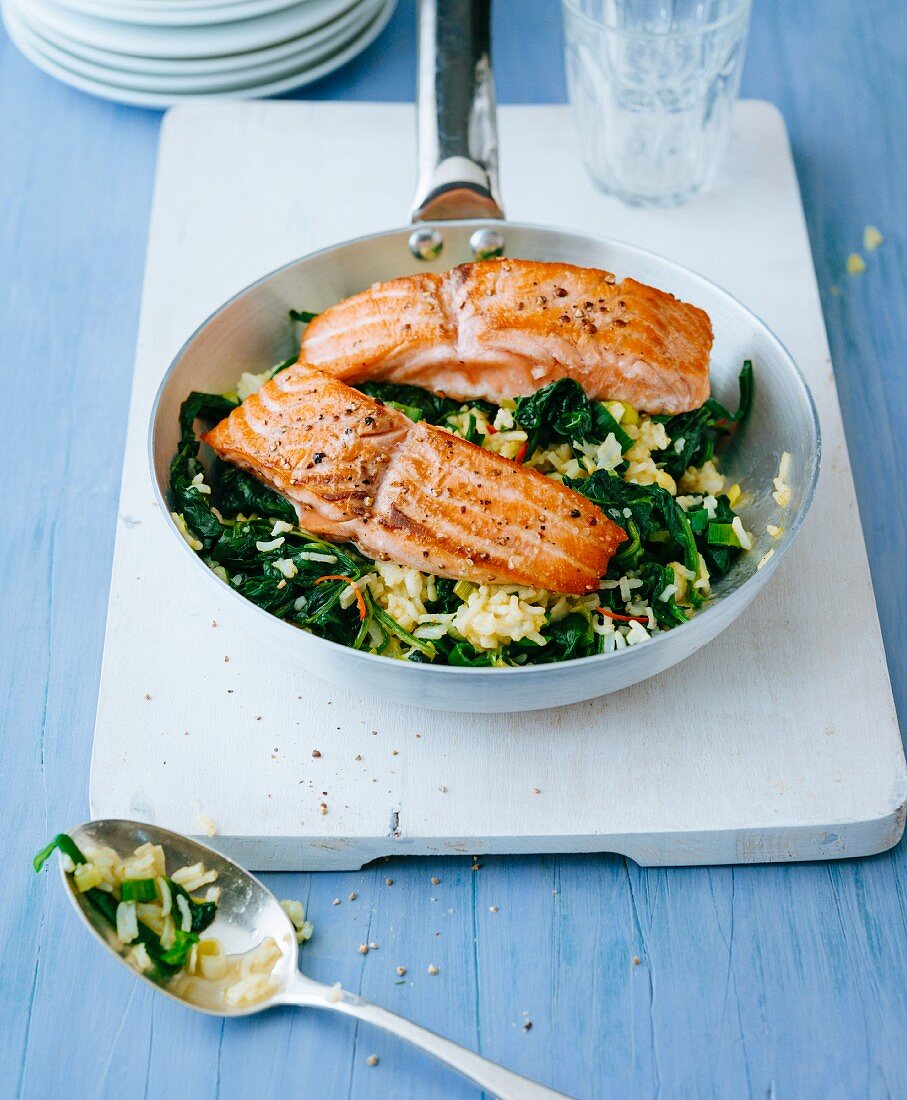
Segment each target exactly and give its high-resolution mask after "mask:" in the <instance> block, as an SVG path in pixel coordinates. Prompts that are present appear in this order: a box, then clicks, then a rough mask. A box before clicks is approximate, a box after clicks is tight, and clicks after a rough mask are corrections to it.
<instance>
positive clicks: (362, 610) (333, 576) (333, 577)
mask: <svg viewBox="0 0 907 1100" xmlns="http://www.w3.org/2000/svg"><path fill="white" fill-rule="evenodd" d="M323 581H346V583H347V584H348V585H349V586H350V587H351V588H352V589H353V591H354V592H355V593H356V603H357V604H358V605H359V622H360V623H361V622H362V621H363V619H364V618H365V616H366V615H367V614H368V611H367V609H366V606H365V598H364V597H363V595H362V593H361V592H360V590H359V585H358V584H356V582H355V581H354V580H353V578H352V577H347V576H344V574H343V573H328V574H327V576H324V577H319V578H318V580H317V581H315V583H316V584H321V583H322V582H323Z"/></svg>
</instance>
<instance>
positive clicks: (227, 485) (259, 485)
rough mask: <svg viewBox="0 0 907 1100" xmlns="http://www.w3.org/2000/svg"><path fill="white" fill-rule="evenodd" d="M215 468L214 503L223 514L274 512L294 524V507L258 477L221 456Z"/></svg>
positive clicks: (267, 513) (278, 516)
mask: <svg viewBox="0 0 907 1100" xmlns="http://www.w3.org/2000/svg"><path fill="white" fill-rule="evenodd" d="M215 470H216V473H215V475H214V478H213V479H212V480H213V481H214V484H215V485H216V486H217V506H218V508H219V509H220V511H221V512H222V513H223V514H224V515H228V514H231V513H232V514H235V513H237V512H243V513H244V514H245V515H249V514H250V513H252V512H257V513H258V514H259V515H260V516H273V517H274V518H275V519H282V520H284V521H285V522H286V523H294V524H295V522H296V509H295V508H294V507H293V505H292V504H290V502H289V501H288V500H287V499H286V498H285V497H282V496H281V495H280V494H279V493H275V492H274V490H273V489H269V488H268V486H267V485H265V484H264V483H263V482H261V481H259V480H258V478H257V477H253V476H252V475H251V474H249V473H246V471H245V470H240V468H239V467H238V466H231V465H230V464H229V463H228V462H221V461H220V460H218V461H217V464H216V466H215Z"/></svg>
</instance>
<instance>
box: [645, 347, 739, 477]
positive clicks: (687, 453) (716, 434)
mask: <svg viewBox="0 0 907 1100" xmlns="http://www.w3.org/2000/svg"><path fill="white" fill-rule="evenodd" d="M738 385H739V387H740V400H739V403H738V405H737V410H736V412H729V411H728V410H727V409H726V408H725V407H724V405H722V404H721V402H720V401H716V400H715V398H714V397H710V398H709V399H708V400H707V401H706V402H705V404H704V405H702V406H701V408H698V409H693V411H692V412H687V413H680V414H678V415H677V416H659V417H654V418H653V419H656V420H659V421H660V422H661V423H663V424H664V426H665V431H666V432H667V434H668V436H669V438H670V440H671V446H670V447H669V448H668V449H667V450H665V451H660V452H659V463H660V465H661V466H662V468H663V469H665V470H667V472H668V473H669V474H670V475H671V477H675V478H677V477H680V476H681V475H682V474H683V472H684V470H686V469H687V467H689V466H701V465H702V464H703V463H704V462H707V461H708V460H709V459H711V458H712V457H713V456H714V454H715V444H716V442H717V441H718V440H719V439H720V438H721V437H722V436H726V435H728V434H729V433H730V432H732V431H734V430H735V429H737V428H738V427H740V426H741V425H742V424H744V423H745V422H746V420H747V419H748V418H749V415H750V411H751V409H752V407H753V364H752V363H751V362H750V360H749V359H747V360H746V361H745V362H744V364H743V368H742V369H741V371H740V376H739V380H738Z"/></svg>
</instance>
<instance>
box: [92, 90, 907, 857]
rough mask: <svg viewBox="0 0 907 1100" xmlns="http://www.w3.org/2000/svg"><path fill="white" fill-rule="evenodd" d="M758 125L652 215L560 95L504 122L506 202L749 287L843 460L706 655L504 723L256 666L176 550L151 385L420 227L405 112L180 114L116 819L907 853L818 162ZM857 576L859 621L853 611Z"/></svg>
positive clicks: (583, 848) (773, 122) (129, 580)
mask: <svg viewBox="0 0 907 1100" xmlns="http://www.w3.org/2000/svg"><path fill="white" fill-rule="evenodd" d="M735 123H736V125H735V134H734V139H733V142H732V146H731V151H730V156H729V160H728V163H727V166H726V168H725V171H724V173H723V175H722V177H721V181H720V183H719V184H718V186H717V187H716V188H714V189H713V190H712V191H711V192H710V193H709V194H707V195H705V196H702V197H700V198H698V199H696V200H694V201H693V202H692V203H690V204H689V205H688V206H685V207H683V208H681V209H679V210H670V211H640V210H630V209H627V208H626V207H624V206H622V205H620V204H619V203H618V202H616V201H613V200H611V199H608V198H606V197H604V196H602V195H601V194H599V193H598V192H597V191H595V190H594V188H593V187H592V185H591V184H590V182H589V180H588V178H587V176H586V174H585V172H584V170H583V168H582V166H581V164H580V161H579V157H578V153H577V148H576V143H575V140H574V135H573V130H572V124H571V119H570V116H569V114H568V111H567V109H566V108H563V107H505V108H503V109H502V110H501V112H500V130H501V147H502V163H503V172H502V187H503V194H504V197H505V201H506V206H507V211H508V213H509V214H510V216H511V217H513V218H514V219H517V220H523V221H537V222H542V223H547V224H558V225H561V226H564V227H567V228H571V229H577V230H580V231H584V232H588V233H590V234H597V235H602V236H614V237H618V238H622V239H625V240H629V241H633V242H634V243H637V244H640V245H643V246H645V247H648V248H651V249H653V250H655V251H658V252H661V253H663V254H665V255H667V256H668V257H670V258H671V259H674V260H678V261H680V262H681V263H684V264H686V265H688V266H690V267H692V268H694V269H696V270H698V271H701V272H702V273H704V274H705V275H707V276H709V277H711V278H712V279H714V280H715V281H717V282H718V283H720V284H722V285H723V286H725V287H727V288H728V289H729V290H730V291H731V292H732V293H734V294H736V295H737V296H738V297H739V298H740V299H742V300H743V301H744V302H745V303H746V304H747V305H748V306H750V307H751V308H752V309H753V310H754V311H755V312H756V313H758V314H760V315H761V316H762V317H764V318H765V319H766V320H767V321H768V323H769V324H770V325H771V326H772V327H773V328H774V329H775V330H776V332H777V333H778V335H779V336H780V337H781V339H782V340H784V341H785V343H786V344H787V345H788V347H789V348H790V349H791V351H792V352H793V354H794V356H795V358H796V359H797V360H798V362H799V363H800V366H801V367H802V369H803V371H804V372H805V374H806V376H807V378H808V380H809V382H810V385H811V386H812V389H813V393H814V394H815V397H816V400H817V402H818V406H819V411H820V415H821V419H822V428H823V432H824V439H825V452H824V463H823V472H822V478H821V483H820V487H819V492H818V495H817V497H816V501H815V504H814V505H813V509H812V513H811V515H810V518H809V521H808V523H807V525H806V528H805V530H804V531H803V533H802V535H801V537H800V539H799V542H798V544H797V545H796V546H795V547H794V548H793V549H792V551H791V552H790V555H789V556H788V558H787V559H786V560H785V562H784V564H783V567H782V568H781V569H780V570H779V571H778V575H777V576H776V578H775V579H774V580H773V582H772V583H771V585H770V587H769V590H768V591H767V592H766V593H764V594H763V595H762V597H761V598H760V599H757V600H756V602H755V604H754V605H753V606H751V607H750V608H749V610H748V611H747V612H746V613H745V614H744V615H743V616H742V618H741V619H740V620H739V621H738V622H737V623H736V624H735V625H734V626H733V627H732V628H731V629H729V630H728V631H727V632H726V633H725V634H723V635H722V636H721V637H720V638H719V639H718V640H717V641H716V642H714V643H712V645H711V646H708V647H706V648H705V649H704V650H700V651H699V652H698V653H697V654H696V655H695V656H693V657H691V658H689V659H688V660H687V661H685V662H684V663H683V664H681V665H679V666H678V667H676V668H675V669H673V670H670V671H668V672H666V673H664V674H662V675H661V676H658V677H657V678H655V679H653V680H650V681H648V682H647V683H644V684H641V685H639V686H637V687H635V688H631V689H629V690H626V691H624V692H621V693H619V694H617V695H612V696H609V697H606V698H604V699H600V700H598V701H595V702H592V703H584V704H581V705H577V706H573V707H567V708H562V709H559V710H549V711H537V712H534V713H532V714H525V715H519V714H516V715H490V716H489V715H462V714H443V713H441V714H439V713H432V712H428V711H423V710H419V709H418V708H416V707H413V708H404V707H396V706H393V705H391V704H387V703H383V702H379V701H376V700H375V699H372V698H368V697H360V696H356V695H352V694H345V693H343V692H341V691H340V690H339V689H337V688H334V687H332V686H330V685H328V684H325V683H323V682H321V681H319V680H317V679H315V678H314V677H312V676H307V675H306V674H305V673H301V672H300V671H299V669H298V667H297V666H295V665H294V664H293V663H291V662H290V661H289V660H287V661H284V660H282V659H281V658H280V657H279V656H276V655H275V654H274V653H272V652H270V651H263V650H262V649H261V648H260V646H259V644H258V643H257V642H256V641H255V640H254V639H253V638H252V637H251V636H250V635H248V634H246V633H245V631H244V630H243V629H242V627H241V625H240V624H239V623H238V622H234V621H233V618H232V614H231V613H230V611H229V610H228V608H227V606H226V602H225V603H224V605H223V606H222V605H221V604H220V603H219V602H218V599H217V596H216V593H214V592H213V591H212V589H211V588H210V587H209V586H207V585H205V586H202V585H199V584H197V583H196V580H197V579H196V578H195V576H194V571H193V570H192V569H191V568H189V565H190V563H189V562H188V561H187V560H184V558H185V556H180V555H179V554H178V553H177V549H178V548H177V547H176V546H175V545H174V543H173V540H172V536H171V535H170V534H169V533H168V532H167V531H165V529H164V523H163V520H162V517H161V516H160V515H159V513H158V511H157V507H156V505H155V503H154V499H153V496H152V491H151V484H150V480H149V474H148V468H147V461H146V435H147V425H148V416H149V410H150V406H151V401H152V397H153V395H154V392H155V389H156V387H157V385H158V383H159V381H160V379H161V376H162V374H163V373H164V371H165V369H166V367H167V365H168V363H169V362H170V360H171V358H172V356H173V355H174V354H175V353H176V351H177V350H178V349H179V347H180V345H181V344H182V343H183V341H184V340H185V339H186V337H187V336H188V335H189V334H190V333H191V332H192V330H193V329H194V328H195V326H196V325H197V324H198V323H199V322H200V321H201V320H203V319H204V317H205V316H206V315H207V314H208V313H209V312H210V311H212V310H213V309H214V308H215V307H217V306H218V305H219V304H220V303H221V301H223V300H224V299H225V298H227V297H228V296H230V295H232V294H233V293H234V292H235V291H237V290H238V289H240V288H241V287H243V286H244V285H245V284H247V283H248V282H250V281H252V280H253V279H255V278H257V277H258V276H260V275H262V274H264V273H265V272H267V271H269V270H270V269H271V268H273V267H276V266H277V265H279V264H282V263H284V262H286V261H288V260H292V259H294V258H295V257H297V256H299V255H302V254H304V253H306V252H309V251H311V250H312V249H316V248H320V247H322V246H324V245H327V244H331V243H334V242H336V241H338V240H342V239H345V238H348V237H353V236H357V235H359V234H362V233H367V232H370V231H373V230H377V229H384V228H389V227H392V226H394V225H397V224H400V223H401V222H402V221H404V220H405V212H406V210H407V206H408V202H409V199H410V195H411V191H412V186H413V180H414V118H413V111H412V109H411V108H410V107H409V106H403V105H395V106H387V105H378V104H342V103H332V104H328V103H291V102H284V103H279V102H278V103H273V102H271V103H269V102H265V103H241V104H240V103H237V104H217V105H205V106H190V107H182V108H179V109H177V110H176V111H173V112H171V113H170V115H169V117H168V118H167V119H166V121H165V123H164V127H163V132H162V137H161V148H160V160H159V165H158V178H157V188H156V192H155V200H154V211H153V216H152V223H151V237H150V242H149V248H148V264H147V272H146V281H145V291H144V301H143V307H142V320H141V331H140V335H139V342H138V351H137V355H136V367H135V385H134V392H133V400H132V409H131V414H130V421H129V430H128V437H127V447H126V460H125V468H124V473H123V491H122V500H121V504H120V514H119V518H120V523H119V528H118V532H117V543H116V554H115V560H114V568H113V580H112V586H111V595H110V610H109V617H108V623H107V638H106V644H105V655H104V668H103V675H102V681H101V693H100V701H99V706H98V716H97V726H96V730H95V740H94V755H93V761H92V777H91V812H92V815H93V816H94V817H131V818H139V819H143V820H149V821H153V822H155V823H157V824H161V825H165V826H169V827H170V828H173V829H177V830H180V831H182V832H186V833H198V832H199V827H198V825H197V823H196V816H197V815H198V814H205V815H207V816H209V817H210V818H212V819H213V820H214V821H215V822H216V823H217V826H218V829H219V834H220V835H219V836H218V837H217V838H216V841H215V842H216V843H217V845H218V846H219V847H222V848H223V849H224V851H226V852H227V853H229V854H231V855H234V856H235V857H237V858H238V859H241V860H242V861H243V862H244V863H245V864H247V865H248V866H250V867H252V868H257V869H262V870H265V869H274V870H277V869H341V868H354V867H359V866H360V865H362V864H363V863H365V862H367V861H368V860H370V859H373V858H375V857H377V856H382V855H387V854H404V853H410V854H420V853H422V854H425V853H435V852H464V853H481V852H520V853H528V852H590V851H615V852H621V853H624V854H626V855H628V856H630V857H632V858H633V859H634V860H637V861H638V862H640V863H643V864H653V865H654V864H693V863H725V862H755V861H767V860H790V859H816V858H820V859H821V858H829V857H834V856H856V855H863V854H867V853H871V852H877V851H880V850H883V849H885V848H888V847H890V846H891V845H893V844H894V843H896V841H897V840H898V838H899V837H900V835H901V831H902V829H903V825H904V805H905V799H907V772H905V763H904V756H903V752H902V748H901V739H900V735H899V732H898V727H897V721H896V717H895V712H894V707H893V704H892V699H891V691H890V687H889V683H888V676H887V671H886V665H885V655H884V652H883V649H882V642H881V637H880V634H879V626H878V620H877V617H876V610H875V604H874V601H873V594H872V585H871V582H870V577H869V572H868V568H867V562H866V556H865V552H864V547H863V540H862V537H861V533H860V528H859V525H858V523H857V522H856V520H857V506H856V500H855V497H854V488H853V482H852V479H851V473H850V466H849V463H848V458H847V451H846V447H845V443H844V437H843V433H842V427H841V418H840V413H839V409H838V403H837V397H836V393H835V385H834V379H833V376H832V370H831V361H830V359H829V355H828V345H827V341H826V336H825V331H824V326H823V321H822V313H821V309H820V304H819V296H818V292H817V288H816V282H815V275H814V272H813V266H812V260H811V256H810V250H809V243H808V240H807V234H806V229H805V225H804V221H803V216H802V210H801V206H800V198H799V192H798V188H797V182H796V176H795V173H794V168H793V164H792V161H791V155H790V150H789V147H788V142H787V136H786V133H785V129H784V124H783V121H782V119H781V117H780V116H779V115H778V113H777V112H776V111H775V109H774V108H773V107H771V106H769V105H768V104H764V103H756V102H750V103H742V104H740V106H739V108H738V111H737V115H736V120H735ZM300 304H301V305H302V304H304V303H300ZM832 547H833V548H834V553H833V554H832V553H830V552H829V551H830V548H832ZM842 577H846V578H847V593H848V599H847V603H848V617H847V629H846V632H845V630H844V629H842V620H841V616H840V613H839V610H838V601H837V600H836V599H835V593H836V592H837V591H839V585H840V580H841V578H842ZM215 624H216V625H215ZM315 750H317V751H318V752H319V753H320V754H321V755H320V757H315V756H313V752H314V751H315ZM322 803H324V804H325V805H326V807H327V812H326V813H323V812H322V809H321V805H322Z"/></svg>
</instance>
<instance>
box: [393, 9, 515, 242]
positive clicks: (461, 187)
mask: <svg viewBox="0 0 907 1100" xmlns="http://www.w3.org/2000/svg"><path fill="white" fill-rule="evenodd" d="M418 131H419V182H418V186H417V188H416V198H415V201H414V203H413V212H412V220H413V221H414V222H421V221H435V220H445V221H447V220H450V219H452V218H503V217H504V211H503V210H502V208H501V202H500V199H499V197H498V136H497V125H496V120H495V100H494V79H493V77H492V73H491V0H419V77H418Z"/></svg>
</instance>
